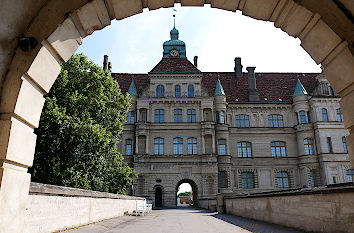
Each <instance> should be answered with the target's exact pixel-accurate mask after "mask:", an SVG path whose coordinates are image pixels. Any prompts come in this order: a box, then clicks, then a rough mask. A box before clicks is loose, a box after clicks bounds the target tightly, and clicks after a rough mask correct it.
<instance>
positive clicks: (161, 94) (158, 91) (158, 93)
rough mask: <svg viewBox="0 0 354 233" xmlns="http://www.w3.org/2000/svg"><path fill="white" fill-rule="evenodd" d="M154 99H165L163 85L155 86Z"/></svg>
mask: <svg viewBox="0 0 354 233" xmlns="http://www.w3.org/2000/svg"><path fill="white" fill-rule="evenodd" d="M156 97H165V87H164V86H163V85H157V87H156Z"/></svg>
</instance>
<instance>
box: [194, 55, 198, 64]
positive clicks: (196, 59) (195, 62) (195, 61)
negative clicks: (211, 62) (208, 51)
mask: <svg viewBox="0 0 354 233" xmlns="http://www.w3.org/2000/svg"><path fill="white" fill-rule="evenodd" d="M194 66H195V67H198V56H194Z"/></svg>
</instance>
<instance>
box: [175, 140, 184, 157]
mask: <svg viewBox="0 0 354 233" xmlns="http://www.w3.org/2000/svg"><path fill="white" fill-rule="evenodd" d="M173 154H174V155H182V154H183V138H174V139H173Z"/></svg>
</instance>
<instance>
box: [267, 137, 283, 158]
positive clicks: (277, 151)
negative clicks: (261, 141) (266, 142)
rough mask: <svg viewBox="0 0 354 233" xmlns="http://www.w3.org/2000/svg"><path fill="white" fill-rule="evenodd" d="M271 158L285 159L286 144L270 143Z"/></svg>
mask: <svg viewBox="0 0 354 233" xmlns="http://www.w3.org/2000/svg"><path fill="white" fill-rule="evenodd" d="M270 150H271V152H272V157H286V143H285V142H278V141H274V142H271V143H270Z"/></svg>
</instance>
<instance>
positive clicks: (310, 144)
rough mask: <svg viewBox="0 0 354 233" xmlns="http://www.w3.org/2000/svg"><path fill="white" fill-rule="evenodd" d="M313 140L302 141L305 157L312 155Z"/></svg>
mask: <svg viewBox="0 0 354 233" xmlns="http://www.w3.org/2000/svg"><path fill="white" fill-rule="evenodd" d="M313 148H314V147H313V140H312V139H311V138H305V139H304V149H305V155H313V154H315V153H314V150H313Z"/></svg>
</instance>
